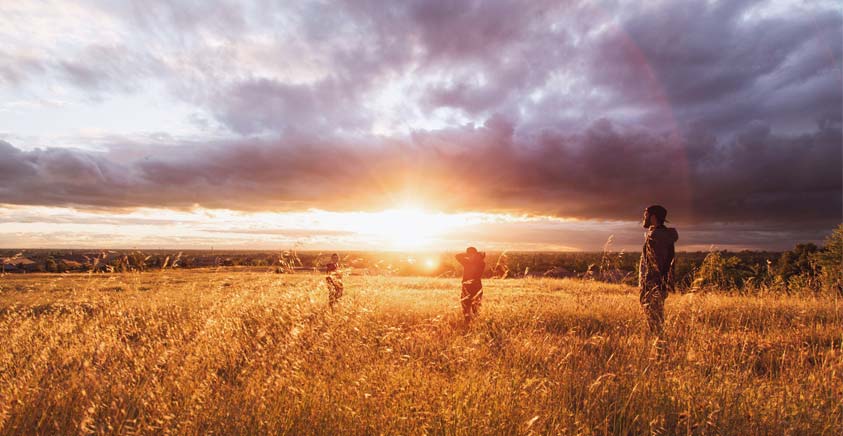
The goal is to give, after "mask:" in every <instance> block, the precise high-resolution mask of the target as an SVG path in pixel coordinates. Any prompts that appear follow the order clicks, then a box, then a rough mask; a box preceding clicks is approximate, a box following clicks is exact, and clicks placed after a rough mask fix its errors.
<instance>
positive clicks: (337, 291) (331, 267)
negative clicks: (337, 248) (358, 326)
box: [325, 253, 343, 310]
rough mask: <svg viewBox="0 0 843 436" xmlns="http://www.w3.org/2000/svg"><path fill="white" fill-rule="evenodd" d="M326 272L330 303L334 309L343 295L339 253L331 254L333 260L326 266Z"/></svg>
mask: <svg viewBox="0 0 843 436" xmlns="http://www.w3.org/2000/svg"><path fill="white" fill-rule="evenodd" d="M325 274H326V275H325V282H326V283H327V285H328V305H329V306H330V307H331V310H333V309H334V305H335V304H337V301H339V299H340V297H342V291H343V284H342V273H341V272H340V256H339V255H338V254H336V253H334V254H332V255H331V261H330V262H329V263H328V265H326V266H325Z"/></svg>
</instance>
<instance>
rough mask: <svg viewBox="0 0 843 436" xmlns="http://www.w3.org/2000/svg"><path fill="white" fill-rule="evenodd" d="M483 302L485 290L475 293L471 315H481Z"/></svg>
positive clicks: (481, 289) (472, 299)
mask: <svg viewBox="0 0 843 436" xmlns="http://www.w3.org/2000/svg"><path fill="white" fill-rule="evenodd" d="M482 302H483V288H480V289H478V290H477V291H475V292H474V294H473V295H472V297H471V314H472V316H475V317H476V316H477V315H478V314H479V313H480V304H481V303H482Z"/></svg>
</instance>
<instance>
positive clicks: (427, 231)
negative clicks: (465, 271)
mask: <svg viewBox="0 0 843 436" xmlns="http://www.w3.org/2000/svg"><path fill="white" fill-rule="evenodd" d="M461 221H462V220H460V218H459V217H457V216H454V215H446V214H440V213H433V212H428V211H425V210H424V209H421V208H417V207H405V208H401V209H390V210H385V211H382V212H375V213H370V214H366V216H365V219H364V220H362V221H361V222H360V223H359V228H358V230H359V231H360V232H361V233H364V234H369V235H371V236H373V237H376V238H378V239H381V240H382V241H383V242H384V245H385V246H386V247H389V248H392V249H399V250H412V249H420V248H425V247H427V246H430V245H431V244H432V243H433V242H434V240H435V239H436V238H438V237H441V236H442V234H443V233H444V232H445V231H446V230H449V229H452V228H454V227H456V226H458V225H460V223H461Z"/></svg>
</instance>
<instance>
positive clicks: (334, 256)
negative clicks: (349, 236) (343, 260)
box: [331, 253, 340, 263]
mask: <svg viewBox="0 0 843 436" xmlns="http://www.w3.org/2000/svg"><path fill="white" fill-rule="evenodd" d="M339 261H340V255H339V254H337V253H334V254H332V255H331V262H333V263H337V262H339Z"/></svg>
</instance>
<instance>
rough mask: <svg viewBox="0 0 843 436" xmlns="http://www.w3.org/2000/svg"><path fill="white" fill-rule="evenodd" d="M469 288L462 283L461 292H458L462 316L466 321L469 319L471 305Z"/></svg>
mask: <svg viewBox="0 0 843 436" xmlns="http://www.w3.org/2000/svg"><path fill="white" fill-rule="evenodd" d="M471 297H472V295H471V290H470V289H469V288H468V286H467V285H462V292H461V293H460V306H462V316H463V319H465V322H466V323H469V322H470V321H471V312H472V309H471V305H472V298H471Z"/></svg>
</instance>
